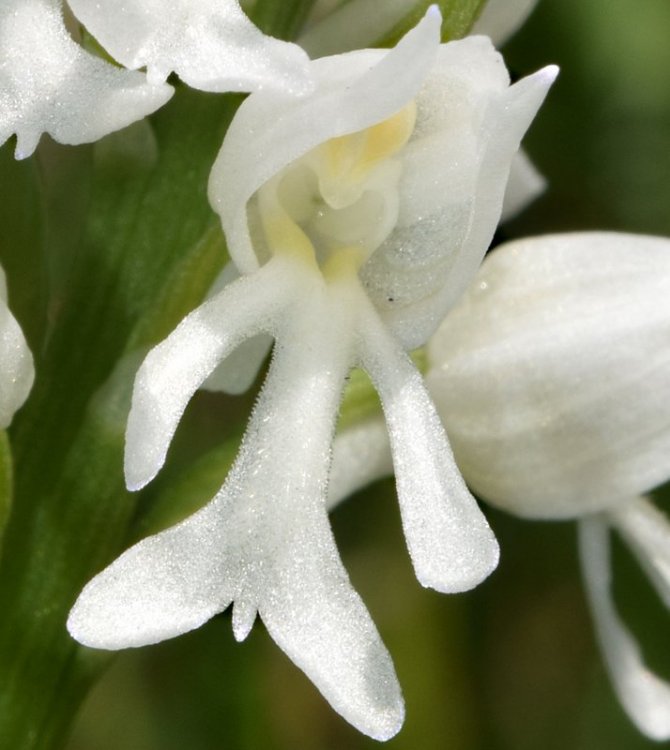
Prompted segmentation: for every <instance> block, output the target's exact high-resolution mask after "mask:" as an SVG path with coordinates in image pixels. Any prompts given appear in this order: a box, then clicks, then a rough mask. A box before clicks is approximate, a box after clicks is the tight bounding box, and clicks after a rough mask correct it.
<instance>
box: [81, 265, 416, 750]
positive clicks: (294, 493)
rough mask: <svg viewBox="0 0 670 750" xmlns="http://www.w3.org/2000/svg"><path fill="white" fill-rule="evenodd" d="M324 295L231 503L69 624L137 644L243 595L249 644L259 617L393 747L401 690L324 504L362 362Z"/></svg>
mask: <svg viewBox="0 0 670 750" xmlns="http://www.w3.org/2000/svg"><path fill="white" fill-rule="evenodd" d="M312 281H314V279H312ZM311 287H312V288H311V289H310V288H309V286H308V287H307V288H306V289H305V297H306V299H305V298H303V299H301V300H299V301H298V302H297V303H296V304H295V306H293V307H292V308H291V310H290V311H289V312H288V313H287V314H286V315H285V316H284V319H283V322H282V324H281V326H280V327H279V329H278V331H277V347H276V352H275V356H274V359H273V362H272V365H271V368H270V373H269V375H268V379H267V382H266V384H265V386H264V388H263V391H262V392H261V396H260V398H259V401H258V405H257V407H256V408H255V410H254V413H253V415H252V418H251V421H250V424H249V429H248V431H247V434H246V436H245V439H244V441H243V445H242V448H241V450H240V454H239V456H238V458H237V460H236V462H235V465H234V466H233V468H232V469H231V471H230V473H229V475H228V478H227V479H226V482H225V484H224V486H223V487H222V489H221V491H220V492H219V494H218V495H217V496H216V498H215V499H214V500H213V501H212V502H211V503H210V504H209V505H208V506H207V507H206V508H204V509H203V510H201V511H199V512H198V513H197V514H195V515H194V516H192V517H191V518H190V519H188V520H187V521H185V522H183V523H182V524H180V525H179V526H176V527H174V528H173V529H170V530H168V531H166V532H163V533H162V534H159V535H158V536H155V537H152V538H149V539H147V540H145V541H143V542H141V543H140V544H138V545H136V546H135V547H133V548H132V549H130V550H129V551H128V552H126V553H125V554H124V555H122V556H121V557H120V558H119V559H118V560H117V561H116V562H115V563H113V564H112V565H111V566H110V567H109V568H107V570H105V571H103V572H102V573H101V574H100V575H99V576H97V577H96V578H95V579H94V580H93V581H92V582H91V583H90V584H89V585H88V586H87V587H86V588H85V589H84V591H83V592H82V594H81V596H80V598H79V600H78V601H77V603H76V605H75V607H74V608H73V610H72V613H71V615H70V620H69V624H68V627H69V628H70V632H71V633H72V634H73V635H74V636H75V638H77V639H78V640H79V641H80V642H82V643H85V644H87V645H91V646H95V647H98V648H123V647H127V646H137V645H142V644H144V643H152V642H155V641H157V640H162V639H163V638H166V637H170V636H173V635H176V634H178V633H180V632H184V631H185V630H189V629H191V628H193V627H197V626H198V625H199V624H200V623H202V622H203V621H204V620H206V619H207V618H208V617H211V616H212V615H213V614H214V613H216V612H218V611H221V610H222V609H224V608H225V607H226V606H227V605H228V603H229V602H230V601H231V600H234V601H235V608H234V614H233V624H234V628H235V635H236V637H238V638H243V637H244V636H246V634H247V633H248V631H249V629H250V628H251V624H252V622H253V619H254V616H255V613H256V611H258V612H259V614H260V615H261V617H262V619H263V620H264V622H265V623H266V626H267V628H268V631H269V632H270V634H271V635H272V637H273V638H274V639H275V640H276V641H277V643H278V644H279V645H280V646H281V647H282V648H283V649H284V650H285V651H286V653H287V654H288V655H289V656H290V657H291V659H293V661H294V662H295V663H296V664H297V665H298V666H299V667H300V668H301V669H303V670H304V671H305V672H306V674H307V675H308V676H309V677H310V678H311V679H312V680H313V681H314V683H315V684H316V686H317V687H318V688H319V689H320V690H321V692H322V693H323V694H324V696H325V697H326V698H327V699H328V700H329V701H330V702H331V704H332V705H333V707H334V708H335V709H336V710H337V711H339V712H340V713H341V714H342V715H343V716H344V717H345V718H346V719H347V720H348V721H350V722H351V723H352V724H354V725H355V726H356V727H357V728H358V729H360V730H361V731H363V732H365V733H367V734H369V735H371V736H373V737H375V738H377V739H388V738H389V737H390V736H392V735H393V734H395V732H397V731H398V729H399V727H400V724H401V723H402V718H403V703H402V697H401V695H400V689H399V687H398V683H397V680H396V677H395V673H394V670H393V665H392V663H391V659H390V657H389V655H388V653H387V651H386V649H385V647H384V645H383V644H382V642H381V639H380V637H379V634H378V633H377V630H376V629H375V627H374V624H373V623H372V620H371V619H370V616H369V615H368V613H367V611H366V609H365V607H364V605H363V603H362V602H361V600H360V597H359V596H358V595H357V594H356V592H355V591H354V590H353V588H352V587H351V584H350V582H349V579H348V577H347V574H346V571H345V570H344V568H343V566H342V563H341V561H340V559H339V556H338V553H337V550H336V547H335V541H334V538H333V535H332V532H331V530H330V527H329V525H328V518H327V512H326V508H325V493H326V485H327V475H328V467H329V448H330V442H331V439H332V432H333V428H334V422H335V418H336V414H337V407H338V403H339V398H340V391H341V387H342V383H343V379H344V376H345V375H346V372H347V371H348V369H349V367H350V358H351V351H350V346H349V341H350V338H351V333H350V325H349V324H350V321H349V320H348V318H349V311H348V309H347V308H345V310H344V315H341V316H339V317H338V316H337V315H336V313H337V311H338V310H339V309H340V308H341V306H342V303H343V301H344V300H342V299H338V298H333V299H330V298H329V297H328V292H326V291H324V286H323V285H321V286H319V285H318V284H312V285H311ZM351 314H354V311H351ZM296 342H300V343H301V344H302V346H298V345H296Z"/></svg>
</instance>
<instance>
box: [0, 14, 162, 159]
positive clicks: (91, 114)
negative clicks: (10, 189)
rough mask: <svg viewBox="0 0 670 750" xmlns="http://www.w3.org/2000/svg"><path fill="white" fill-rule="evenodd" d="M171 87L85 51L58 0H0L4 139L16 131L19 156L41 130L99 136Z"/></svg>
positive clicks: (144, 110) (62, 138) (61, 135)
mask: <svg viewBox="0 0 670 750" xmlns="http://www.w3.org/2000/svg"><path fill="white" fill-rule="evenodd" d="M172 93H173V90H172V87H171V86H168V85H167V84H165V83H161V84H156V85H152V84H149V83H147V80H146V76H144V75H143V74H141V73H136V72H131V71H127V70H121V69H119V68H116V67H115V66H113V65H111V64H109V63H107V62H105V61H103V60H101V59H99V58H97V57H94V56H93V55H91V54H89V53H88V52H86V51H84V50H83V49H82V48H81V47H80V46H79V45H78V44H76V43H75V42H74V41H73V39H72V38H71V37H70V35H69V34H68V32H67V31H66V29H65V25H64V23H63V18H62V11H61V3H60V1H59V0H3V2H2V3H1V4H0V145H1V144H2V143H4V142H5V141H6V140H7V139H8V138H9V137H10V136H11V135H12V134H16V136H17V145H16V156H17V158H24V157H27V156H30V154H32V152H33V151H34V150H35V148H36V146H37V144H38V142H39V139H40V136H41V135H42V133H49V135H51V136H52V137H53V138H54V139H55V140H57V141H59V142H60V143H67V144H78V143H88V142H90V141H95V140H97V139H98V138H101V137H102V136H103V135H106V134H107V133H111V132H112V131H114V130H118V129H120V128H123V127H125V126H126V125H129V124H130V123H131V122H135V121H136V120H140V119H142V118H143V117H145V116H146V115H148V114H149V113H151V112H153V111H154V110H156V109H158V107H160V106H162V105H163V104H164V103H165V102H166V101H167V100H168V99H169V98H170V96H172Z"/></svg>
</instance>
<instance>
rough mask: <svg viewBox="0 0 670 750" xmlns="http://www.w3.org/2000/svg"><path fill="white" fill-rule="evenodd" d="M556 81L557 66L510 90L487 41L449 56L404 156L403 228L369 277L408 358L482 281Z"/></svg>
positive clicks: (436, 70) (365, 274)
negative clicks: (532, 129)
mask: <svg viewBox="0 0 670 750" xmlns="http://www.w3.org/2000/svg"><path fill="white" fill-rule="evenodd" d="M557 72H558V69H557V68H556V67H555V66H549V67H547V68H544V69H542V70H540V71H538V72H537V73H535V74H534V75H532V76H528V77H527V78H523V79H521V80H520V81H519V82H517V83H516V84H514V85H513V86H509V76H508V73H507V70H506V69H505V66H504V63H503V61H502V58H501V57H500V55H499V54H498V53H497V52H496V51H495V50H494V49H493V47H492V46H491V42H490V40H488V39H487V38H485V37H469V38H466V39H462V40H460V41H458V42H451V43H449V44H444V45H442V46H441V47H440V50H439V53H438V56H437V60H436V62H435V65H434V66H433V68H432V69H431V71H430V73H429V74H428V76H427V77H426V80H425V82H424V85H423V87H422V89H421V91H420V93H419V95H418V97H417V99H416V106H417V121H416V127H415V130H414V133H413V135H412V138H411V139H410V141H409V143H408V144H407V146H406V147H405V149H404V150H403V153H402V160H403V174H402V178H401V181H400V214H399V218H398V224H397V226H396V228H395V230H394V231H393V232H392V234H391V235H390V237H389V238H388V239H387V240H386V242H385V243H384V244H383V245H382V246H381V247H380V248H379V249H378V250H377V251H376V252H375V253H374V254H373V255H372V257H371V258H370V260H369V261H368V262H367V264H366V265H365V266H364V267H363V269H362V272H361V277H362V279H363V281H364V283H365V286H366V288H367V290H368V294H369V295H370V297H371V299H372V300H373V302H374V303H375V305H376V307H377V308H378V309H379V310H380V311H381V313H382V317H383V318H384V321H385V322H386V324H387V325H388V326H389V327H390V328H391V330H392V331H393V332H394V334H395V335H396V336H397V337H398V338H399V339H400V340H401V341H402V342H403V346H404V347H405V348H406V349H408V350H410V349H414V348H416V347H417V346H420V345H422V344H423V343H424V342H425V341H426V340H427V339H428V337H429V336H430V335H431V334H432V333H433V332H434V331H435V330H436V328H437V326H438V325H439V323H440V322H441V320H442V319H443V318H444V316H445V315H446V314H447V312H448V311H449V309H450V308H451V307H452V306H453V305H454V304H455V302H456V301H457V300H458V299H459V298H460V296H461V295H462V294H463V293H464V292H465V290H466V289H467V287H468V286H469V284H470V282H471V281H472V279H473V277H474V275H475V274H476V272H477V269H478V267H479V265H480V263H481V261H482V258H483V257H484V253H485V252H486V250H487V249H488V247H489V244H490V242H491V239H492V238H493V234H494V232H495V229H496V226H497V225H498V222H499V221H500V217H501V214H502V205H503V197H504V194H505V188H506V185H507V181H508V178H509V172H510V167H511V164H512V160H513V158H514V155H515V154H516V153H517V151H518V148H519V143H520V141H521V138H522V137H523V135H524V133H525V132H526V130H527V129H528V126H529V125H530V123H531V121H532V120H533V118H534V117H535V114H536V112H537V110H538V108H539V107H540V105H541V104H542V101H543V100H544V97H545V96H546V94H547V91H548V90H549V87H550V86H551V84H552V83H553V81H554V79H555V77H556V75H557Z"/></svg>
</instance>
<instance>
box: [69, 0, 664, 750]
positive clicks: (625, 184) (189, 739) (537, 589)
mask: <svg viewBox="0 0 670 750" xmlns="http://www.w3.org/2000/svg"><path fill="white" fill-rule="evenodd" d="M669 39H670V2H668V0H589V1H588V2H584V0H540V3H539V6H538V8H537V9H536V11H535V12H534V14H533V15H532V16H531V18H530V20H529V21H528V22H527V24H526V25H525V26H524V28H523V29H522V30H521V31H520V32H519V33H518V34H517V36H516V37H515V38H514V39H513V40H512V41H511V42H510V43H509V44H508V45H507V46H506V48H505V50H504V52H505V56H506V60H507V63H508V66H509V67H510V69H511V70H512V72H513V74H514V75H518V76H521V75H525V74H526V73H528V72H531V71H533V70H536V69H537V68H539V67H541V66H542V65H545V64H547V63H550V62H553V63H558V64H559V65H560V67H561V74H560V77H559V79H558V81H557V83H556V85H555V87H554V89H553V90H552V92H551V93H550V95H549V98H548V100H547V103H546V105H545V107H544V108H543V109H542V110H541V112H540V115H539V117H538V119H537V121H536V123H535V124H534V125H533V127H532V129H531V132H530V134H529V136H528V138H527V140H526V145H527V148H528V151H529V153H530V154H531V156H532V157H533V159H534V161H535V163H536V164H537V165H538V167H539V168H540V170H541V171H542V172H543V174H545V175H546V177H547V179H548V180H549V189H548V191H547V193H546V194H545V195H544V196H543V197H542V198H541V199H540V200H538V201H537V202H536V204H535V205H534V206H532V207H531V208H530V209H529V210H527V211H526V212H525V213H524V214H523V216H521V217H519V218H517V219H516V220H514V221H513V222H510V223H509V224H508V225H507V226H506V227H504V228H503V229H502V230H501V232H500V237H501V238H502V239H507V238H512V237H518V236H525V235H528V234H537V233H544V232H548V231H558V230H571V229H584V228H600V229H616V230H622V231H634V232H645V233H655V234H665V235H670V210H669V208H670V84H669V73H670V43H669V41H668V40H669ZM208 399H211V397H208V396H205V395H203V396H202V397H201V401H200V406H198V404H196V406H195V407H194V408H195V409H196V412H197V410H198V409H200V410H201V412H202V413H203V414H205V413H210V411H211V408H212V407H215V406H216V402H215V400H212V401H208ZM210 418H211V417H210ZM666 499H667V498H666ZM661 502H663V499H662V498H661ZM666 505H667V503H666ZM489 518H490V521H491V523H492V525H493V527H494V529H495V531H496V533H497V535H498V538H499V540H500V543H501V547H502V561H501V564H500V567H499V569H498V570H497V572H496V573H495V574H494V575H493V576H492V577H491V579H489V580H488V581H487V582H486V583H484V584H483V585H482V586H480V587H479V588H478V589H477V590H476V591H474V592H471V593H469V594H466V595H461V596H453V597H446V596H441V595H438V594H436V593H435V592H432V591H428V590H424V589H422V588H421V587H420V586H419V584H418V583H417V582H416V580H415V578H414V576H413V573H412V570H411V567H410V564H409V560H408V557H407V554H406V550H405V546H404V541H403V537H402V533H401V530H400V523H399V514H398V510H397V503H396V501H395V497H394V490H393V483H392V481H391V480H386V481H384V482H381V483H379V484H377V485H376V486H375V487H374V488H372V490H371V491H368V492H365V493H361V494H360V495H358V496H356V497H355V498H353V499H351V500H350V501H349V502H348V503H346V504H345V505H344V506H342V507H341V508H339V509H338V510H337V511H336V512H335V513H334V515H333V524H334V527H335V533H336V536H337V538H338V541H339V543H340V548H341V550H342V555H343V558H344V561H345V564H346V565H347V567H348V569H349V571H350V573H351V577H352V579H353V582H354V585H355V586H356V588H357V589H358V591H359V592H360V593H361V595H362V596H363V599H364V600H365V602H366V603H367V605H368V607H369V609H370V611H371V613H372V615H373V618H374V620H375V622H376V623H377V626H378V628H379V630H380V632H381V634H382V636H383V638H384V640H385V642H386V644H387V646H388V647H389V650H390V651H391V653H392V655H393V658H394V661H395V664H396V668H397V671H398V676H399V678H400V682H401V684H402V686H403V690H404V693H405V698H406V703H407V720H406V724H405V727H404V729H403V730H402V732H401V733H400V735H399V736H398V737H396V738H395V739H393V740H391V741H390V742H389V743H388V747H389V749H390V750H419V749H420V750H432V749H433V748H434V749H435V750H438V749H439V750H442V749H443V748H449V749H450V750H539V749H542V750H566V748H570V749H571V750H587V749H588V750H600V749H601V748H602V750H643V749H644V748H650V747H652V746H657V745H656V743H652V742H650V741H648V740H645V739H644V738H642V737H641V736H640V735H639V734H638V733H637V731H636V730H635V729H634V727H633V726H632V725H631V724H630V722H629V721H628V720H627V718H626V717H625V716H624V715H623V713H622V711H621V710H620V709H619V707H618V704H617V702H616V699H615V697H614V695H613V693H612V691H611V689H610V687H609V685H608V682H607V679H606V676H605V674H604V670H603V667H602V664H601V662H600V659H599V657H598V654H597V653H596V650H595V646H594V641H593V635H592V630H591V626H590V622H589V618H588V612H587V611H586V608H585V603H584V600H583V596H582V591H581V586H580V580H579V571H578V568H577V562H576V550H575V528H574V525H573V524H570V523H561V524H558V523H556V524H542V523H528V522H522V521H519V520H517V519H514V518H511V517H509V516H505V515H504V514H502V513H498V512H494V511H490V512H489ZM616 553H617V554H616V555H615V562H616V592H617V597H618V601H619V604H620V606H621V608H622V610H623V611H624V612H625V614H626V618H627V621H628V622H629V623H630V624H631V626H633V628H634V630H635V632H636V633H637V634H638V635H639V636H640V638H641V640H642V641H643V643H644V647H645V654H646V655H647V656H648V658H649V661H650V663H652V664H653V666H654V667H655V668H656V669H658V670H659V671H660V672H661V673H662V674H664V675H665V676H666V677H669V678H670V649H668V648H667V643H668V637H669V636H670V616H669V614H668V612H666V611H665V610H664V609H663V608H662V607H661V605H660V604H659V602H658V601H657V600H656V599H655V598H654V596H653V594H652V592H651V590H650V589H649V587H648V585H647V584H646V581H645V580H644V578H643V576H642V575H641V574H640V572H639V570H638V569H637V568H636V566H635V565H634V563H633V562H632V560H631V559H630V558H629V557H628V556H627V554H626V553H625V551H624V550H623V549H620V548H617V550H616ZM376 746H377V743H375V742H374V741H372V740H369V739H367V738H365V737H362V736H361V735H359V734H358V733H357V732H356V731H355V730H353V729H352V728H351V727H349V726H348V725H347V724H346V723H345V722H344V721H343V720H341V719H340V718H339V717H338V716H337V715H336V714H335V713H334V712H333V711H332V710H331V709H330V708H329V706H328V705H327V704H326V703H325V702H324V701H323V700H322V698H321V697H320V695H319V694H318V693H317V691H316V690H315V689H314V688H313V687H312V685H311V683H310V682H309V681H308V680H307V679H306V678H305V677H304V676H303V675H302V674H301V673H300V672H299V671H298V670H297V669H296V668H295V667H294V666H293V665H292V664H291V663H290V662H289V660H288V659H287V658H286V657H285V656H284V655H283V653H281V651H280V650H279V649H278V648H277V647H275V646H274V644H273V643H272V642H271V641H270V639H269V637H268V636H267V634H266V633H265V631H264V629H263V627H262V624H260V623H257V625H256V627H255V628H254V630H253V632H252V634H251V636H250V637H249V639H248V640H247V641H246V642H245V643H244V644H241V645H240V644H236V643H235V642H234V640H233V637H232V633H231V628H230V622H229V617H228V615H227V614H224V615H222V616H220V617H217V618H215V619H214V620H212V621H211V622H210V623H208V624H207V625H206V626H205V627H203V628H201V629H200V630H198V631H196V632H194V633H191V634H189V635H186V636H183V637H181V638H178V639H176V640H173V641H170V642H167V643H163V644H160V645H158V646H154V647H150V648H145V649H142V650H139V651H129V652H125V653H123V654H121V655H120V656H119V657H118V658H117V659H116V661H115V663H114V665H113V666H112V668H111V670H110V671H109V672H108V673H107V674H106V676H105V677H104V678H103V680H102V681H101V682H100V683H99V684H98V686H97V687H96V688H95V689H94V691H93V692H92V693H91V695H90V697H89V699H88V701H87V702H86V704H85V706H84V709H83V711H82V713H81V715H80V718H79V721H78V723H77V725H76V728H75V732H74V735H73V737H72V740H71V742H70V743H69V745H68V750H112V748H113V749H114V750H119V749H121V748H123V750H177V749H179V750H182V749H183V748H189V750H210V749H214V748H217V749H218V748H221V749H224V748H227V749H229V750H250V749H251V748H254V749H257V748H263V749H264V750H285V749H286V750H287V749H288V748H291V749H294V748H301V750H336V749H337V750H340V749H341V748H348V749H351V750H357V749H358V748H360V749H361V750H363V749H365V748H372V747H376Z"/></svg>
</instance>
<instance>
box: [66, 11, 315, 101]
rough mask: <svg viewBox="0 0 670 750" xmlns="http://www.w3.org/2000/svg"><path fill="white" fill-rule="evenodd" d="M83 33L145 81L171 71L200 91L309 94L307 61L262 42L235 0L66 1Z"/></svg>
mask: <svg viewBox="0 0 670 750" xmlns="http://www.w3.org/2000/svg"><path fill="white" fill-rule="evenodd" d="M69 4H70V6H71V7H72V10H73V11H74V13H75V14H76V16H77V17H78V18H79V20H80V21H82V23H84V25H85V26H86V27H87V28H88V29H89V31H90V32H91V33H92V34H93V35H94V36H95V37H96V38H97V39H98V41H100V43H101V44H102V45H103V46H104V47H105V49H107V50H108V52H110V53H111V54H112V55H113V56H114V57H115V58H116V59H117V60H118V61H119V62H121V63H123V64H124V65H125V66H126V67H127V68H132V69H136V68H141V67H144V66H146V68H147V74H148V76H149V79H150V80H156V81H164V80H165V79H166V78H167V76H168V75H169V74H170V73H171V72H173V71H174V72H175V73H177V75H179V77H180V78H181V79H182V80H183V81H184V82H185V83H187V84H188V85H189V86H193V87H194V88H198V89H203V90H205V91H219V92H222V91H255V90H257V89H261V88H264V89H281V90H283V91H289V92H291V93H293V94H297V93H300V92H301V91H305V90H306V89H308V88H309V81H308V74H307V63H308V58H307V55H306V54H305V53H304V52H303V51H302V50H301V49H300V48H299V47H298V46H297V45H295V44H291V43H289V42H282V41H279V40H278V39H273V38H272V37H269V36H266V35H265V34H263V33H262V32H261V31H260V30H259V29H257V28H256V27H255V26H254V25H253V24H252V23H251V21H250V20H249V19H248V18H247V16H246V15H245V14H244V12H243V11H242V9H241V8H240V5H239V3H238V2H237V0H171V2H169V3H166V2H163V1H162V0H124V2H122V3H118V2H116V0H69Z"/></svg>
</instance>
